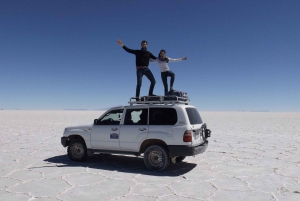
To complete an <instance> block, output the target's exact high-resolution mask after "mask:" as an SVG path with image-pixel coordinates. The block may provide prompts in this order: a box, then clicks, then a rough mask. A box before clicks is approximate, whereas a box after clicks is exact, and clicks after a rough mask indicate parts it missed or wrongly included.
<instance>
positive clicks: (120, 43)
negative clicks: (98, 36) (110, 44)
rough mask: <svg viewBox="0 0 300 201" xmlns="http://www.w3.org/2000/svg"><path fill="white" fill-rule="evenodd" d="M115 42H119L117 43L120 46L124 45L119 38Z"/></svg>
mask: <svg viewBox="0 0 300 201" xmlns="http://www.w3.org/2000/svg"><path fill="white" fill-rule="evenodd" d="M117 42H118V43H119V45H120V46H121V47H123V46H124V44H123V43H122V41H121V40H120V39H118V40H117Z"/></svg>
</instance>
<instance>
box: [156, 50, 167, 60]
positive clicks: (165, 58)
mask: <svg viewBox="0 0 300 201" xmlns="http://www.w3.org/2000/svg"><path fill="white" fill-rule="evenodd" d="M161 52H164V53H165V54H166V50H160V52H159V54H158V59H159V60H161V61H166V62H167V63H168V62H169V58H168V57H165V58H160V53H161Z"/></svg>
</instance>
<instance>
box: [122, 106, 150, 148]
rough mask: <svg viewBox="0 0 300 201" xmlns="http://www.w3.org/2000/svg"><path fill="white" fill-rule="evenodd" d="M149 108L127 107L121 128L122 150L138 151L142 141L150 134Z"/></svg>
mask: <svg viewBox="0 0 300 201" xmlns="http://www.w3.org/2000/svg"><path fill="white" fill-rule="evenodd" d="M148 127H149V126H148V108H147V107H141V108H134V109H132V108H130V109H126V114H125V118H124V122H123V125H121V129H120V147H121V150H122V151H138V149H139V145H140V143H141V142H142V141H143V139H145V138H147V136H148Z"/></svg>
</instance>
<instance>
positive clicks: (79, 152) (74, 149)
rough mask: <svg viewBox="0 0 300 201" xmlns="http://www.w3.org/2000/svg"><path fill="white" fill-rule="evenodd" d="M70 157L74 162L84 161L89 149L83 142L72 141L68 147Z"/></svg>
mask: <svg viewBox="0 0 300 201" xmlns="http://www.w3.org/2000/svg"><path fill="white" fill-rule="evenodd" d="M68 156H69V158H70V159H71V160H73V161H78V162H81V161H84V160H86V158H87V149H86V145H85V142H84V141H83V140H79V139H75V140H72V141H71V142H70V144H69V146H68Z"/></svg>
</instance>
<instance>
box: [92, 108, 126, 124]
mask: <svg viewBox="0 0 300 201" xmlns="http://www.w3.org/2000/svg"><path fill="white" fill-rule="evenodd" d="M122 114H123V110H113V111H110V112H108V113H107V114H106V115H105V116H104V117H102V119H100V120H99V121H98V125H119V124H120V121H121V118H122Z"/></svg>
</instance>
